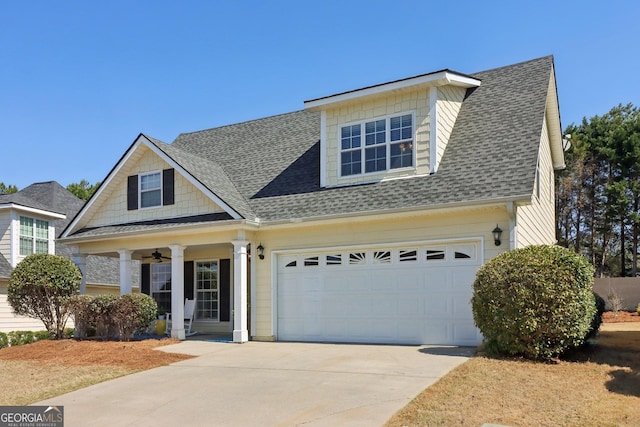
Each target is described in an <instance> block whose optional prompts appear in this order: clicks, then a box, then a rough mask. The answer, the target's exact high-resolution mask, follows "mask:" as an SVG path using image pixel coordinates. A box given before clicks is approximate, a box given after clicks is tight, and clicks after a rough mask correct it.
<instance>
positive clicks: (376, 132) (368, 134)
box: [365, 120, 386, 145]
mask: <svg viewBox="0 0 640 427" xmlns="http://www.w3.org/2000/svg"><path fill="white" fill-rule="evenodd" d="M385 129H386V120H376V121H375V122H369V123H365V144H366V145H375V144H384V143H385V140H386V137H385Z"/></svg>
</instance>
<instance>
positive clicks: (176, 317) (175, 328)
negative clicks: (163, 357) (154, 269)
mask: <svg viewBox="0 0 640 427" xmlns="http://www.w3.org/2000/svg"><path fill="white" fill-rule="evenodd" d="M169 249H171V338H177V339H179V340H183V339H185V338H186V335H185V331H184V250H185V247H184V246H180V245H169Z"/></svg>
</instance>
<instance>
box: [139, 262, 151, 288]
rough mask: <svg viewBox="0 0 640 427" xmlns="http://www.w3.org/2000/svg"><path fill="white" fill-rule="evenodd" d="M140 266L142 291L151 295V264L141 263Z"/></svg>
mask: <svg viewBox="0 0 640 427" xmlns="http://www.w3.org/2000/svg"><path fill="white" fill-rule="evenodd" d="M140 267H141V271H140V276H141V278H140V279H141V284H140V286H141V287H140V292H142V293H143V294H147V295H151V264H141V265H140Z"/></svg>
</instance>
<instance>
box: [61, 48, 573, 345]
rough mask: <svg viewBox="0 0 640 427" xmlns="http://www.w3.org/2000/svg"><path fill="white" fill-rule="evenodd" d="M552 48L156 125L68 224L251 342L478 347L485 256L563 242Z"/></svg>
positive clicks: (150, 284)
mask: <svg viewBox="0 0 640 427" xmlns="http://www.w3.org/2000/svg"><path fill="white" fill-rule="evenodd" d="M561 132H562V131H561V124H560V115H559V108H558V97H557V90H556V81H555V72H554V62H553V58H552V57H551V56H548V57H543V58H539V59H534V60H531V61H527V62H523V63H518V64H514V65H509V66H505V67H502V68H497V69H492V70H488V71H483V72H478V73H474V74H463V73H460V72H456V71H452V70H449V69H445V70H440V71H435V72H430V73H427V74H422V75H418V76H414V77H409V78H403V79H399V80H395V81H391V82H388V83H382V84H378V85H374V86H369V87H364V88H360V89H354V90H349V91H346V92H342V93H338V94H335V95H330V96H326V97H322V98H317V99H311V100H308V101H305V102H304V109H302V110H300V111H294V112H291V113H287V114H282V115H277V116H273V117H267V118H263V119H258V120H252V121H248V122H244V123H237V124H232V125H228V126H222V127H217V128H214V129H207V130H202V131H198V132H190V133H183V134H181V135H179V136H178V137H177V138H176V139H175V140H174V141H173V143H171V144H167V143H164V142H162V141H159V140H157V139H154V138H152V137H150V136H148V135H144V134H140V135H139V136H138V137H137V138H136V139H135V140H134V141H133V143H132V144H131V146H130V147H129V148H128V149H127V150H126V152H125V153H124V154H123V155H122V157H121V158H120V160H119V161H118V162H117V164H116V165H115V166H114V167H113V169H112V170H111V171H110V172H109V173H108V175H107V176H106V178H105V179H104V181H103V183H102V185H101V186H100V188H99V189H98V190H97V191H96V193H95V194H94V195H93V197H92V198H91V199H90V200H89V201H88V202H87V203H86V204H85V206H84V207H83V208H82V209H81V211H80V212H79V213H78V215H77V216H76V217H75V218H74V219H73V220H72V221H71V223H70V224H69V226H68V227H67V228H66V229H65V230H64V232H63V233H62V236H61V241H62V242H64V243H65V244H68V245H73V246H74V247H75V248H77V251H78V252H77V253H76V259H82V258H83V257H85V256H89V255H100V256H112V257H116V258H118V259H119V262H120V270H119V272H120V286H121V292H130V291H131V283H132V281H131V277H133V276H134V271H133V264H132V262H133V261H134V260H139V261H140V262H141V266H140V278H141V279H140V288H141V291H142V292H145V293H148V294H150V295H152V296H153V297H154V298H155V299H156V300H157V301H158V303H159V304H161V305H163V306H165V307H166V308H167V309H169V310H170V311H172V312H173V316H174V317H175V320H176V321H175V322H174V323H173V326H172V329H171V335H172V336H174V337H177V338H180V339H183V338H184V336H185V330H184V323H183V322H182V321H181V320H180V319H181V317H182V313H183V305H184V300H185V299H195V300H196V305H197V307H196V318H195V323H194V325H195V327H194V329H195V330H197V331H200V332H207V331H208V332H228V333H232V334H233V339H234V341H235V342H239V343H241V342H245V341H247V340H249V339H253V340H291V341H316V342H363V343H400V344H456V345H474V344H476V343H478V342H479V341H480V340H481V338H482V337H481V335H480V333H479V331H478V330H477V329H476V327H475V326H474V322H473V316H472V313H471V308H470V298H471V295H472V282H473V280H474V276H475V273H476V271H477V269H478V268H479V267H480V266H481V265H482V264H483V263H485V262H486V261H487V260H489V259H491V258H493V257H495V256H496V255H497V254H499V253H501V252H503V251H506V250H509V249H513V248H518V247H523V246H526V245H530V244H543V243H546V244H552V243H554V242H555V227H554V183H553V181H554V171H555V170H558V169H562V168H563V167H564V166H565V165H564V153H563V146H562V133H561Z"/></svg>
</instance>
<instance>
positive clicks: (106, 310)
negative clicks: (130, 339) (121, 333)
mask: <svg viewBox="0 0 640 427" xmlns="http://www.w3.org/2000/svg"><path fill="white" fill-rule="evenodd" d="M117 300H118V297H117V296H115V295H111V294H105V295H98V296H96V297H94V298H93V299H92V300H91V302H90V303H89V311H90V313H91V315H90V320H89V322H90V324H91V325H92V326H93V327H94V328H95V334H96V336H97V337H99V338H101V339H103V340H106V339H109V338H113V337H114V336H115V335H116V332H117V327H116V322H115V319H114V309H115V306H116V301H117Z"/></svg>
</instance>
